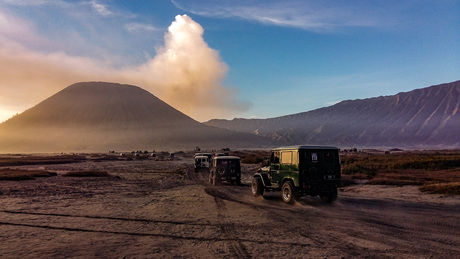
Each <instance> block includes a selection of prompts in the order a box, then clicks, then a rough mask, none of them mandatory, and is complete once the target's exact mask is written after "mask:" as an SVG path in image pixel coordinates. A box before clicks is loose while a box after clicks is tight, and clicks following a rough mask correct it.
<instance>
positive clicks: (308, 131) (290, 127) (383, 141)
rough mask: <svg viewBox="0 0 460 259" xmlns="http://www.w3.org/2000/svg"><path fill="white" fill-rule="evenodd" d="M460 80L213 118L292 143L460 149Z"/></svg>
mask: <svg viewBox="0 0 460 259" xmlns="http://www.w3.org/2000/svg"><path fill="white" fill-rule="evenodd" d="M459 97H460V81H456V82H452V83H446V84H441V85H435V86H431V87H427V88H423V89H417V90H413V91H410V92H403V93H398V94H396V95H392V96H384V97H382V96H381V97H375V98H369V99H363V100H347V101H342V102H340V103H338V104H336V105H333V106H329V107H325V108H320V109H317V110H313V111H309V112H303V113H298V114H293V115H287V116H282V117H276V118H270V119H233V120H211V121H208V122H206V124H207V125H212V126H216V127H221V128H226V129H231V130H236V131H239V132H250V133H253V134H257V135H259V136H266V137H270V138H272V139H276V140H280V141H285V142H287V143H288V144H307V143H308V144H327V145H331V144H332V145H337V146H342V147H407V148H460V111H459V109H460V101H459Z"/></svg>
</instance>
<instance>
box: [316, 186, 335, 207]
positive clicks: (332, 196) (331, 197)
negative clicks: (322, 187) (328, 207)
mask: <svg viewBox="0 0 460 259" xmlns="http://www.w3.org/2000/svg"><path fill="white" fill-rule="evenodd" d="M319 197H320V198H321V200H322V201H323V202H326V203H332V202H334V201H335V200H336V199H337V188H335V189H334V190H332V191H331V192H330V193H326V194H322V195H320V196H319Z"/></svg>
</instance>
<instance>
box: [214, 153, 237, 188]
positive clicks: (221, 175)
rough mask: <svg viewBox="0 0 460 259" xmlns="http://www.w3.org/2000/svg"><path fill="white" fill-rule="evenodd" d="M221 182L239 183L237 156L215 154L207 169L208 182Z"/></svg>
mask: <svg viewBox="0 0 460 259" xmlns="http://www.w3.org/2000/svg"><path fill="white" fill-rule="evenodd" d="M221 182H229V183H236V184H238V185H240V184H241V164H240V158H239V157H237V156H215V157H214V158H213V159H212V163H211V166H210V170H209V183H212V184H213V185H219V184H220V183H221Z"/></svg>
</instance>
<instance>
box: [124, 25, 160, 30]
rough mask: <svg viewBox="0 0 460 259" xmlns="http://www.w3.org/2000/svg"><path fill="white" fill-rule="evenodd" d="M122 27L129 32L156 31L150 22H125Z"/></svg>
mask: <svg viewBox="0 0 460 259" xmlns="http://www.w3.org/2000/svg"><path fill="white" fill-rule="evenodd" d="M124 28H125V29H126V30H127V31H129V32H144V31H147V32H149V31H156V30H158V29H157V28H155V27H154V26H152V25H150V24H142V23H128V24H125V26H124Z"/></svg>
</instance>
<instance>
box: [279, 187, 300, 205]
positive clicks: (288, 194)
mask: <svg viewBox="0 0 460 259" xmlns="http://www.w3.org/2000/svg"><path fill="white" fill-rule="evenodd" d="M281 197H282V198H283V201H284V202H286V203H291V204H292V203H294V201H295V200H296V199H297V193H296V189H295V187H294V184H292V182H291V181H287V182H284V184H283V187H281Z"/></svg>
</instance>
